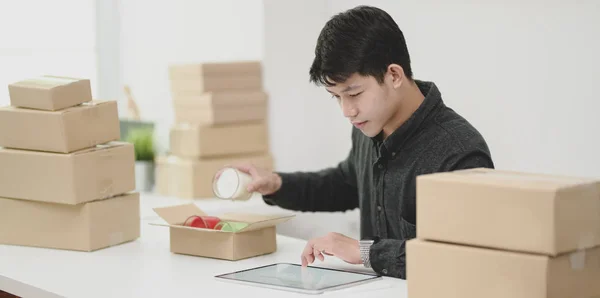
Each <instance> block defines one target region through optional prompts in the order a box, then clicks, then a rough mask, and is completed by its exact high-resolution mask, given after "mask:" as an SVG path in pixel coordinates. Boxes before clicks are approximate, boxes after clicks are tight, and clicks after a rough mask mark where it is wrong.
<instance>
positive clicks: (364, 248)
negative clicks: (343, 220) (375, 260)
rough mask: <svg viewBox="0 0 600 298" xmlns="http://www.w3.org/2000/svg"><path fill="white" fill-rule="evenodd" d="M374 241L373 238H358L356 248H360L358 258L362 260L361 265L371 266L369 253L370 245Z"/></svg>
mask: <svg viewBox="0 0 600 298" xmlns="http://www.w3.org/2000/svg"><path fill="white" fill-rule="evenodd" d="M374 242H375V241H374V240H368V239H366V240H360V241H359V242H358V248H359V250H360V259H361V260H362V263H363V265H364V266H365V267H367V268H371V260H370V253H371V245H373V243H374Z"/></svg>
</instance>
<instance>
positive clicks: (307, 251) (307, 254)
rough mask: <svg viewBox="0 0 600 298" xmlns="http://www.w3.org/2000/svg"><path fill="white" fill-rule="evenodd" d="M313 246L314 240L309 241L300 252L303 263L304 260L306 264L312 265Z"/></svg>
mask: <svg viewBox="0 0 600 298" xmlns="http://www.w3.org/2000/svg"><path fill="white" fill-rule="evenodd" d="M313 245H314V240H310V241H308V243H306V246H305V247H304V250H303V251H302V258H303V260H302V261H303V262H304V260H306V264H307V265H308V264H310V263H312V260H311V259H312V253H313Z"/></svg>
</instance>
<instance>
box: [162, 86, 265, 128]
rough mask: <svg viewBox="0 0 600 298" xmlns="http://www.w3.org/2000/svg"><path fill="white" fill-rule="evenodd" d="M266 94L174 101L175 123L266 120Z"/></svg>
mask: <svg viewBox="0 0 600 298" xmlns="http://www.w3.org/2000/svg"><path fill="white" fill-rule="evenodd" d="M267 103H268V102H267V94H266V93H264V92H261V91H252V92H221V93H206V94H203V95H200V96H188V97H179V98H177V99H175V100H174V101H173V108H174V111H175V122H176V123H189V124H204V125H219V124H233V123H241V122H249V121H264V120H266V119H267V113H268V111H267V108H268V105H267Z"/></svg>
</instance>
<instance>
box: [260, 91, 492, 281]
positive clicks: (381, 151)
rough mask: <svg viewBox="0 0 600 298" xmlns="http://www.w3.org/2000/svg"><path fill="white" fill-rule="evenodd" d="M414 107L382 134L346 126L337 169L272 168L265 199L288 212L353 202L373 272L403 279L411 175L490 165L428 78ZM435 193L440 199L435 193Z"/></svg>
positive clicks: (412, 233)
mask: <svg viewBox="0 0 600 298" xmlns="http://www.w3.org/2000/svg"><path fill="white" fill-rule="evenodd" d="M416 83H417V85H418V86H419V88H420V89H421V92H422V93H423V94H424V95H425V100H424V102H423V103H422V104H421V106H420V107H419V108H418V109H417V111H416V112H415V113H414V114H413V115H412V116H411V118H409V119H408V121H406V122H405V123H404V124H403V125H402V126H400V127H399V128H398V129H397V130H396V131H394V132H393V133H392V134H391V135H390V136H389V137H388V138H386V139H385V140H382V138H381V134H380V135H379V136H377V137H374V138H369V137H367V136H365V135H364V134H362V132H361V131H360V130H358V129H353V131H352V149H351V151H350V154H349V156H348V157H347V158H346V159H345V160H344V161H342V162H340V163H339V164H338V166H337V167H333V168H328V169H324V170H321V171H318V172H294V173H279V174H280V175H281V178H282V181H283V184H282V187H281V189H280V190H279V191H278V192H276V193H274V194H272V195H268V196H264V200H265V202H266V203H267V204H270V205H278V206H280V207H282V208H285V209H290V210H296V211H330V212H335V211H346V210H350V209H354V208H360V217H361V218H360V219H361V220H360V222H361V223H360V228H361V230H360V233H361V238H362V239H376V242H375V243H374V244H373V245H372V246H371V252H370V261H371V266H372V268H373V269H374V270H375V272H377V273H379V274H381V275H387V276H393V277H398V278H406V252H405V241H406V240H409V239H412V238H415V237H416V227H415V223H416V177H417V176H418V175H421V174H428V173H434V172H443V171H453V170H458V169H466V168H475V167H487V168H493V167H494V164H493V162H492V158H491V155H490V151H489V149H488V146H487V144H486V142H485V140H484V138H483V137H482V136H481V135H480V134H479V132H478V131H477V130H476V129H475V128H474V127H473V126H472V125H471V124H470V123H469V122H468V121H467V120H465V119H464V118H463V117H461V116H460V115H459V114H457V113H456V112H455V111H453V110H452V109H451V108H449V107H447V106H446V105H445V104H444V102H443V100H442V97H441V94H440V91H439V90H438V88H437V87H436V85H435V84H434V83H432V82H424V81H416ZM440 199H443V198H440Z"/></svg>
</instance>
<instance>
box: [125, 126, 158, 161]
mask: <svg viewBox="0 0 600 298" xmlns="http://www.w3.org/2000/svg"><path fill="white" fill-rule="evenodd" d="M126 142H128V143H131V144H133V147H134V151H135V160H136V161H153V160H154V131H153V130H152V129H148V128H136V129H131V130H130V131H129V133H128V134H127V138H126Z"/></svg>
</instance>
